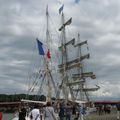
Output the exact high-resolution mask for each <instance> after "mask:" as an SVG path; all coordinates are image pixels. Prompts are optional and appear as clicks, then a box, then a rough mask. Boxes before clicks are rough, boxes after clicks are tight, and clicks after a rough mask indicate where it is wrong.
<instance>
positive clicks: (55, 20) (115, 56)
mask: <svg viewBox="0 0 120 120" xmlns="http://www.w3.org/2000/svg"><path fill="white" fill-rule="evenodd" d="M60 3H63V4H64V6H65V7H64V13H65V20H67V19H69V18H70V17H71V16H72V18H73V19H72V24H71V26H69V27H67V28H66V30H67V31H68V32H66V35H67V37H66V38H67V39H69V40H70V39H72V38H73V37H75V38H77V33H78V32H80V39H81V41H83V40H86V39H87V40H88V43H89V52H90V54H91V59H90V60H89V61H86V62H85V63H87V64H86V66H87V67H86V69H88V70H91V71H94V72H95V74H96V76H97V81H98V83H99V84H100V85H101V89H100V90H99V91H98V93H97V92H96V93H94V95H96V94H97V96H98V97H100V96H101V97H102V96H104V97H108V98H109V97H113V98H114V97H115V98H117V96H119V95H120V93H119V91H120V87H119V84H120V83H119V78H120V76H119V72H120V70H119V68H120V62H119V61H120V57H119V56H120V55H119V51H120V50H119V49H120V42H119V41H120V40H119V39H120V34H119V33H120V32H119V31H120V27H119V25H120V14H119V11H120V7H119V5H120V1H118V0H114V1H113V0H104V1H99V0H80V2H79V4H75V3H74V0H66V1H63V0H60V1H57V0H49V1H48V0H41V1H39V0H36V1H33V0H29V2H28V0H27V1H24V0H21V1H15V0H11V1H9V0H6V1H4V0H1V1H0V19H1V20H0V26H1V27H0V73H1V75H0V84H1V86H2V87H1V88H0V91H1V93H15V92H16V93H23V92H24V91H26V89H27V87H26V85H25V84H26V83H27V82H28V81H27V80H26V79H27V77H28V74H29V72H31V71H32V70H33V71H35V70H36V69H37V68H38V64H41V62H42V61H40V56H38V51H37V47H36V41H35V39H36V37H38V38H39V39H41V40H42V41H43V42H45V34H46V33H45V32H44V31H45V29H46V24H45V22H46V21H45V17H46V16H45V10H46V5H47V4H49V12H50V30H51V32H52V34H51V36H52V38H53V39H54V41H52V43H51V45H53V48H52V50H53V51H54V54H55V56H54V57H53V58H54V60H56V59H57V57H56V56H57V55H58V51H57V47H58V46H59V45H58V43H60V41H59V40H58V37H56V36H57V35H58V34H59V33H58V31H57V30H58V28H59V26H60V19H61V17H60V15H59V14H58V10H59V7H60ZM56 31H57V32H56ZM53 32H54V33H55V34H54V33H53ZM68 35H69V36H68ZM33 61H34V62H33ZM58 61H60V60H58ZM55 64H57V61H56V62H55ZM55 69H56V68H55ZM93 85H94V83H93ZM116 88H117V89H118V92H116Z"/></svg>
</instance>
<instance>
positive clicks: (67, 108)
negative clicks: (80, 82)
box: [65, 103, 72, 120]
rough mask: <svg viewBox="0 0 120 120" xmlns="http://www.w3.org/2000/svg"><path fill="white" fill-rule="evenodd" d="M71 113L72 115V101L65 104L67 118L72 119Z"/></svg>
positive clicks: (67, 119)
mask: <svg viewBox="0 0 120 120" xmlns="http://www.w3.org/2000/svg"><path fill="white" fill-rule="evenodd" d="M71 115H72V106H71V105H70V103H67V104H66V106H65V116H66V120H71Z"/></svg>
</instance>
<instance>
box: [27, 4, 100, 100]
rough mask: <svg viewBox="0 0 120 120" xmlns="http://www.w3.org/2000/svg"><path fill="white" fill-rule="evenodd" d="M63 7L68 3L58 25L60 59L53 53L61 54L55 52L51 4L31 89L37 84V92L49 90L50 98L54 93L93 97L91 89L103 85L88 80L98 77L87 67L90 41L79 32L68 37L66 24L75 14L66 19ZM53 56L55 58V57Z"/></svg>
mask: <svg viewBox="0 0 120 120" xmlns="http://www.w3.org/2000/svg"><path fill="white" fill-rule="evenodd" d="M63 8H64V5H62V6H61V8H60V9H59V14H60V15H61V26H60V27H59V29H58V31H59V34H60V36H59V39H60V40H59V41H60V45H58V58H59V60H56V59H55V58H54V57H53V56H57V55H55V54H53V53H54V52H52V51H55V50H56V48H55V46H54V45H53V44H54V43H53V42H51V39H52V38H51V31H50V22H49V20H50V15H49V12H48V6H47V7H46V38H45V40H44V39H42V41H41V40H40V39H41V38H37V39H36V40H37V47H38V51H39V55H40V61H42V66H39V68H38V70H36V71H37V72H36V74H35V76H34V80H33V82H32V84H31V85H30V84H29V89H28V93H30V92H33V91H34V90H35V89H36V88H37V95H42V94H46V95H45V96H46V101H50V100H51V98H52V97H53V96H54V98H55V99H56V100H58V99H64V100H66V101H68V100H71V101H77V100H80V101H90V96H89V92H93V91H97V90H98V89H99V88H100V87H99V86H98V85H95V86H94V87H89V85H87V82H88V81H90V80H91V79H96V75H95V74H94V73H93V72H92V71H86V68H85V64H86V60H88V59H89V58H90V53H89V50H88V41H87V40H85V41H81V39H80V34H79V33H78V35H77V38H74V37H73V38H71V39H68V37H67V34H66V28H67V27H69V26H70V25H71V23H72V17H71V18H69V19H68V20H65V16H64V13H63ZM51 43H52V44H51ZM84 50H85V51H86V52H84ZM52 58H54V60H53V61H52ZM58 61H59V62H58ZM54 67H57V70H56V72H54V69H53V68H54ZM58 76H59V78H58ZM38 100H39V99H38Z"/></svg>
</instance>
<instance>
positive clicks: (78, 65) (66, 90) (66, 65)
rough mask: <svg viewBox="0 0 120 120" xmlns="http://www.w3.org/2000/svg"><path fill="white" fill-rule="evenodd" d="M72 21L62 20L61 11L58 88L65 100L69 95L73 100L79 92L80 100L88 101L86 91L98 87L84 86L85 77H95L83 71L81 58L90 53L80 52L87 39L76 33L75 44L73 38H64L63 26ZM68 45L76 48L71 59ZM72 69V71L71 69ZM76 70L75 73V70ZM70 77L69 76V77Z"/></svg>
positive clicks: (85, 57) (87, 57) (86, 56)
mask: <svg viewBox="0 0 120 120" xmlns="http://www.w3.org/2000/svg"><path fill="white" fill-rule="evenodd" d="M71 22H72V18H70V19H69V20H68V21H66V22H65V20H64V14H63V12H62V25H61V27H60V28H59V31H60V32H61V35H62V38H61V46H59V49H60V50H61V54H62V63H61V64H60V65H58V68H59V72H60V73H61V75H62V82H61V85H60V88H61V89H62V92H63V95H64V98H65V100H66V101H68V99H69V95H70V97H71V100H72V101H75V100H76V99H77V95H78V92H79V95H80V100H85V97H86V100H87V101H89V96H88V92H89V91H96V90H98V89H99V88H100V87H99V86H96V87H95V88H87V87H85V83H86V78H88V77H89V78H92V79H95V78H96V77H95V75H94V74H93V72H85V71H84V70H83V60H84V59H89V58H90V54H89V53H87V54H85V55H84V54H82V51H81V47H82V46H83V45H85V44H86V45H87V40H85V41H83V42H81V41H80V35H79V34H78V41H79V42H78V43H77V44H75V38H73V39H72V40H70V41H68V42H67V40H66V33H65V28H66V26H67V25H70V24H71ZM69 45H72V46H73V48H74V49H78V54H77V57H74V58H73V60H69V57H68V52H69V51H68V50H67V49H68V47H70V46H69ZM71 70H72V76H70V71H71ZM73 70H74V71H73ZM76 70H77V73H75V71H76ZM70 77H71V78H70Z"/></svg>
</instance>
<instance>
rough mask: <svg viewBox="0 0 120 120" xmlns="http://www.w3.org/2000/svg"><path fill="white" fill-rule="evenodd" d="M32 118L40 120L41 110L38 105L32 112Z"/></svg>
mask: <svg viewBox="0 0 120 120" xmlns="http://www.w3.org/2000/svg"><path fill="white" fill-rule="evenodd" d="M30 116H31V119H32V120H40V111H39V109H38V105H35V106H34V109H33V110H32V111H31V113H30Z"/></svg>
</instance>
